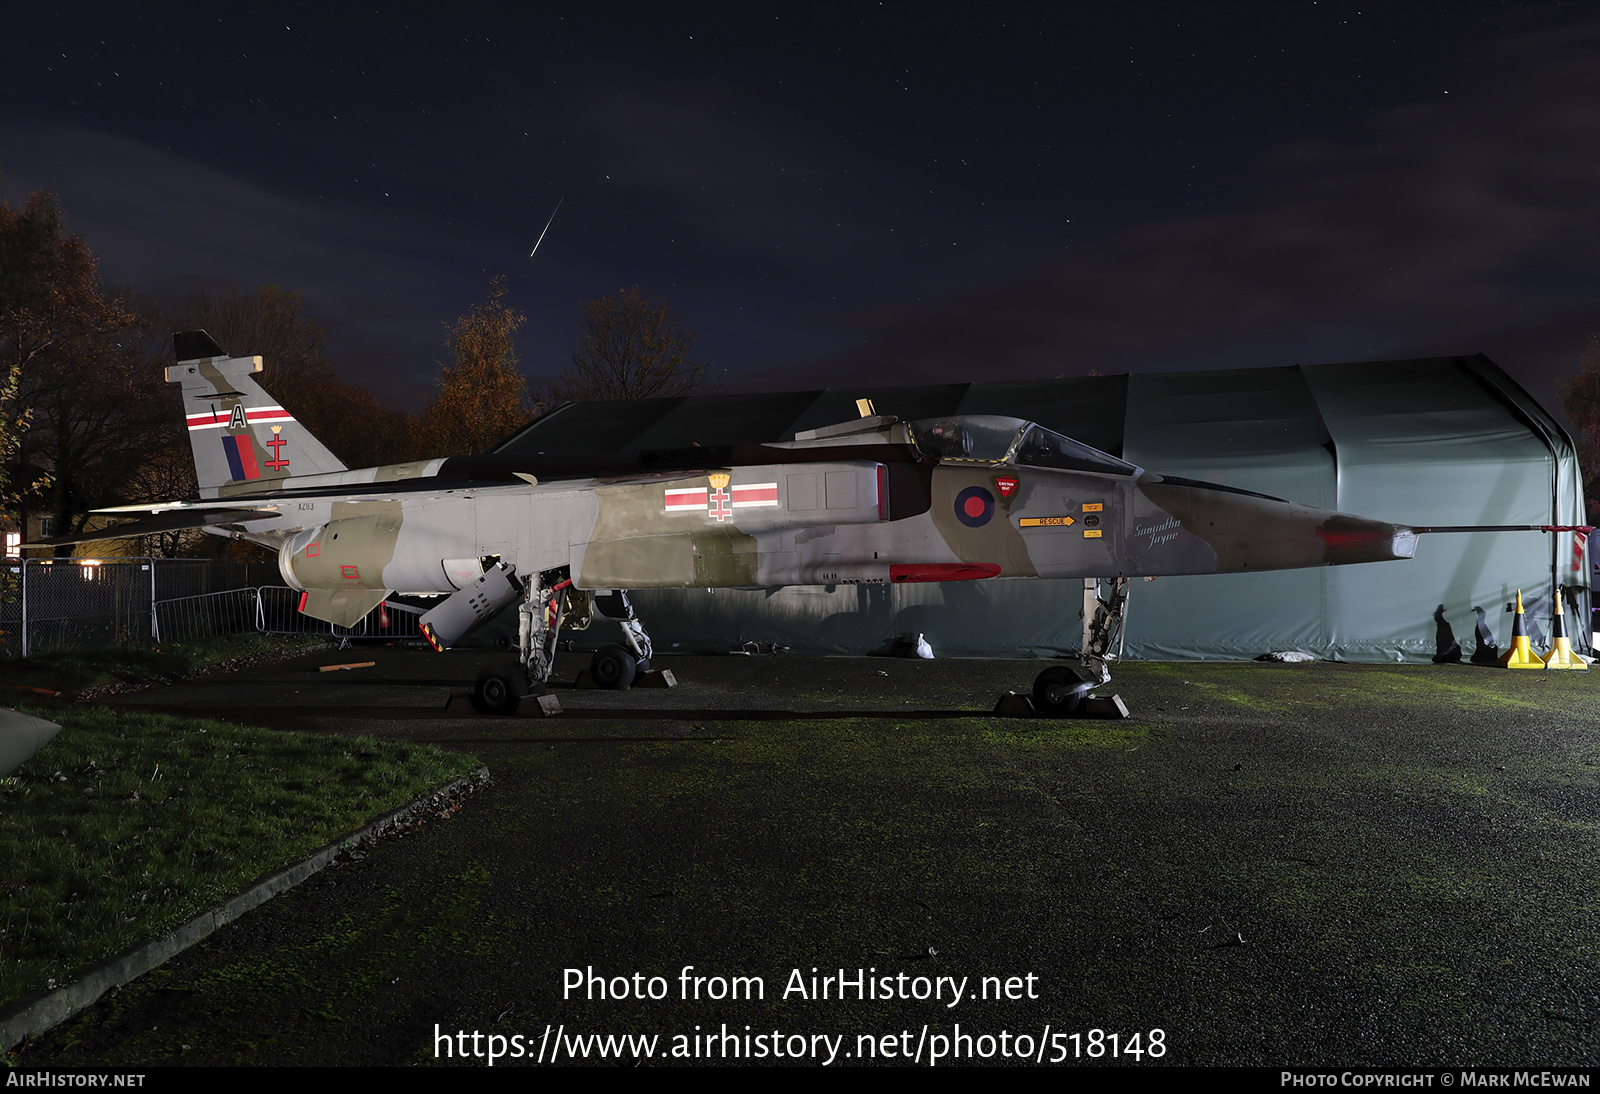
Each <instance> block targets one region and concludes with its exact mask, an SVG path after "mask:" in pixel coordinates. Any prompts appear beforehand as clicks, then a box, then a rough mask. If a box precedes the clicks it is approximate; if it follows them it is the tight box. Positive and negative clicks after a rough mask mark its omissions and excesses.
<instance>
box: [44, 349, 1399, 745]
mask: <svg viewBox="0 0 1600 1094" xmlns="http://www.w3.org/2000/svg"><path fill="white" fill-rule="evenodd" d="M174 348H175V350H176V353H175V356H176V359H177V363H176V364H174V365H172V366H170V367H169V368H168V369H167V374H166V375H167V380H168V381H169V382H172V383H177V384H179V385H180V386H181V388H182V392H183V407H184V413H185V416H186V423H187V428H188V433H189V439H190V442H191V444H192V447H193V452H194V460H195V469H196V473H197V476H198V480H199V484H200V497H199V498H198V499H189V500H183V501H169V502H159V503H154V504H145V505H130V506H120V507H117V508H115V509H110V510H102V512H112V513H123V514H130V513H145V514H148V515H147V516H145V517H144V518H143V519H139V520H134V521H132V522H131V523H124V524H121V525H117V526H115V527H112V528H109V529H106V530H104V531H101V532H97V533H85V534H83V535H80V536H75V537H61V538H58V539H54V540H45V541H42V542H44V543H70V542H82V541H87V540H89V539H94V538H102V539H103V538H110V537H116V538H123V537H127V536H134V535H140V534H146V533H151V532H158V531H170V530H173V529H176V528H203V529H205V530H206V531H208V532H212V533H215V534H220V535H227V536H235V537H238V538H242V539H246V540H250V541H251V542H254V543H258V544H261V545H263V546H265V547H267V548H269V549H271V550H273V551H275V552H276V553H277V555H278V565H279V569H280V571H281V573H282V575H283V578H284V580H285V581H286V582H287V583H288V584H289V585H290V586H291V587H293V588H295V589H297V590H299V591H300V592H301V597H300V610H301V611H302V612H304V613H305V614H306V615H308V616H312V617H314V618H316V619H320V620H326V621H328V622H331V623H335V624H342V625H351V624H354V623H355V622H357V621H358V620H360V619H361V618H362V617H363V616H364V615H365V614H366V613H367V612H368V611H370V610H371V609H373V608H374V607H376V606H377V605H378V604H380V603H382V602H383V601H384V600H385V598H387V597H389V596H391V595H392V594H396V593H399V594H411V595H420V596H426V597H443V599H442V600H441V601H440V602H439V603H438V604H437V605H435V606H433V607H432V608H431V609H430V610H428V611H427V612H426V613H425V614H424V615H423V616H422V618H421V625H422V629H423V633H424V635H425V636H426V637H427V638H428V640H429V642H430V643H431V644H432V645H433V646H434V648H436V649H443V648H445V647H447V646H449V645H451V644H452V643H455V642H458V641H460V640H461V639H462V638H463V637H464V636H465V635H466V634H467V633H469V632H470V631H471V630H472V629H474V628H475V627H477V626H478V625H480V624H482V623H483V622H484V621H486V620H487V619H489V618H490V617H492V616H493V615H495V614H497V613H498V612H500V611H501V610H502V609H504V608H506V607H508V606H510V605H512V604H517V605H519V607H518V641H517V651H518V656H517V658H516V660H515V663H514V664H507V665H504V666H499V667H495V668H492V669H490V670H486V672H485V673H484V675H483V676H482V677H480V679H479V680H478V683H477V688H476V694H475V701H476V702H477V704H478V706H479V708H480V709H483V710H487V711H498V712H509V711H510V710H513V709H514V708H515V706H516V704H517V702H518V700H519V699H520V698H521V697H522V696H524V695H526V694H537V693H540V692H542V690H543V688H544V686H545V685H546V684H547V683H548V681H549V678H550V672H551V666H552V661H553V656H554V652H555V648H556V636H557V634H558V633H559V631H560V630H561V628H562V627H563V626H569V627H572V626H582V625H586V624H587V621H588V619H589V618H591V617H592V615H593V614H594V613H595V611H596V610H598V611H599V613H600V614H602V615H604V616H605V617H607V618H611V619H614V620H616V621H618V622H620V623H621V624H622V628H623V635H624V641H625V645H622V646H616V645H613V646H607V647H605V648H603V649H601V650H600V651H599V652H598V653H597V654H596V655H595V657H594V661H593V663H592V666H591V671H592V673H593V675H594V677H595V679H596V681H597V682H598V683H600V684H601V685H602V686H609V687H626V686H628V685H629V684H630V683H631V682H632V680H633V678H634V675H635V673H636V671H638V670H639V669H640V668H641V667H645V668H647V667H648V666H649V662H650V658H651V655H652V649H651V643H650V639H649V636H648V634H647V633H646V631H645V629H644V627H643V625H642V623H641V622H640V620H639V619H638V617H637V615H636V613H635V612H634V610H633V608H632V605H631V604H630V603H629V600H628V597H627V591H628V590H632V589H647V588H688V587H706V588H710V587H738V588H749V587H760V588H771V587H777V586H785V585H821V584H831V585H838V584H852V583H880V584H901V583H908V582H924V581H993V580H1001V581H1003V580H1008V579H1016V578H1035V577H1043V578H1081V579H1084V584H1085V594H1084V607H1085V611H1084V647H1083V652H1082V660H1083V665H1084V669H1085V671H1084V673H1083V674H1081V675H1080V674H1078V673H1075V672H1073V671H1072V670H1070V669H1064V668H1061V667H1058V668H1055V669H1047V670H1046V671H1045V672H1044V673H1041V674H1040V677H1039V680H1038V681H1037V682H1036V684H1035V687H1034V701H1035V704H1036V706H1038V707H1039V708H1040V709H1041V710H1042V712H1044V713H1048V714H1062V713H1067V712H1069V711H1071V710H1073V709H1074V708H1076V707H1077V706H1078V704H1079V703H1080V702H1081V699H1082V697H1083V695H1084V693H1085V692H1086V691H1087V690H1088V689H1089V688H1090V687H1092V686H1094V685H1095V684H1097V683H1101V682H1104V681H1105V680H1108V679H1109V673H1108V672H1107V668H1106V662H1107V660H1108V659H1111V658H1113V657H1114V654H1115V652H1116V648H1117V647H1116V643H1117V638H1118V635H1119V632H1120V627H1121V618H1122V608H1123V604H1124V601H1125V597H1126V592H1127V583H1128V581H1129V580H1130V579H1132V578H1135V577H1154V576H1160V575H1168V574H1202V573H1236V572H1245V571H1255V570H1279V569H1293V568H1299V567H1310V566H1333V565H1346V564H1351V563H1361V562H1379V561H1386V560H1392V559H1405V558H1410V557H1411V556H1412V554H1413V552H1414V551H1415V549H1416V532H1417V530H1416V529H1412V528H1408V527H1405V526H1403V525H1396V524H1390V523H1386V522H1384V521H1378V520H1369V519H1366V518H1364V517H1359V516H1353V515H1350V514H1347V513H1340V512H1335V511H1332V510H1326V509H1318V508H1314V507H1312V506H1307V505H1301V504H1298V503H1296V502H1292V501H1285V500H1283V499H1281V498H1274V497H1269V496H1267V495H1264V494H1257V493H1252V492H1250V491H1247V490H1240V489H1236V488H1233V487H1228V486H1221V485H1218V484H1215V483H1207V482H1198V481H1194V480H1191V479H1185V478H1177V477H1174V476H1169V475H1161V474H1157V473H1153V472H1149V471H1146V470H1144V469H1143V468H1140V467H1137V466H1135V465H1133V464H1130V463H1127V462H1125V461H1123V460H1120V459H1118V458H1116V457H1114V456H1111V455H1108V454H1107V453H1105V452H1101V451H1098V450H1096V449H1093V448H1090V447H1089V446H1087V445H1084V444H1080V443H1079V442H1077V441H1074V440H1072V439H1071V438H1069V437H1065V436H1062V435H1060V434H1058V433H1055V432H1052V431H1051V430H1049V429H1046V428H1045V427H1043V426H1041V425H1037V424H1035V423H1032V422H1027V421H1023V420H1020V419H1016V418H1009V417H999V416H994V415H969V416H953V417H946V418H939V419H931V420H925V421H911V422H907V421H900V420H898V419H896V418H894V417H890V416H883V415H878V414H876V413H875V412H874V411H873V409H872V407H871V406H870V404H868V403H867V402H866V401H865V400H863V401H862V405H861V407H860V410H861V415H862V416H861V417H860V418H859V419H856V420H853V421H847V422H841V423H839V424H836V425H832V426H827V427H824V428H819V429H812V430H807V431H803V432H799V433H797V434H795V436H794V439H793V440H789V441H774V442H771V443H766V444H758V445H748V446H737V445H735V446H724V447H707V448H691V449H688V450H673V451H664V452H645V453H641V454H637V455H628V456H618V455H615V454H612V455H605V454H596V455H595V456H593V457H589V458H585V459H583V460H574V459H572V458H570V457H549V458H546V457H542V456H535V457H531V458H530V457H529V456H527V455H525V454H516V455H512V454H497V453H493V452H490V453H485V454H481V455H474V456H464V457H453V458H449V459H435V460H424V461H418V462H413V463H404V464H396V465H391V466H384V467H368V468H363V469H358V470H352V469H348V468H346V467H345V466H344V465H343V464H342V463H340V462H339V461H338V460H337V459H336V458H335V457H334V456H333V455H332V453H330V452H329V451H328V450H327V449H326V448H325V447H323V445H322V444H321V443H320V442H319V441H318V440H317V439H316V438H315V437H314V436H312V435H311V433H310V432H309V431H308V430H307V429H305V427H304V426H302V425H301V424H300V423H299V422H297V421H296V420H295V419H294V418H293V416H291V415H290V413H289V412H288V411H286V410H285V409H283V407H281V406H279V405H278V404H277V402H276V401H275V400H274V399H273V398H272V397H271V396H270V395H268V394H267V393H266V392H265V391H264V390H263V389H262V388H261V387H260V385H259V384H258V383H257V382H256V380H255V375H256V374H257V373H259V372H261V371H262V368H263V363H262V359H261V358H260V357H230V356H229V355H228V354H227V353H226V352H225V351H224V350H223V349H222V348H221V347H220V346H218V345H217V344H216V343H215V341H213V340H212V339H211V337H210V336H209V335H208V334H206V333H205V332H204V331H189V332H184V333H180V334H177V335H174ZM1102 582H1104V583H1105V585H1104V588H1105V592H1104V595H1102Z"/></svg>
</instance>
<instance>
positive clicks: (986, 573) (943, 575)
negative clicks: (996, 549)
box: [889, 562, 1000, 585]
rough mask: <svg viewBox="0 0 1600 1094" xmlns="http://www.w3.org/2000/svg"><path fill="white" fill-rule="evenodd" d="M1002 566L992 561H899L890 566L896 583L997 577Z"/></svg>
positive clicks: (890, 574)
mask: <svg viewBox="0 0 1600 1094" xmlns="http://www.w3.org/2000/svg"><path fill="white" fill-rule="evenodd" d="M999 573H1000V567H998V566H996V565H995V564H994V563H992V562H897V563H894V564H892V565H890V567H889V580H890V581H891V582H894V583H895V584H897V585H898V584H901V583H905V582H912V581H978V580H981V579H983V578H986V577H996V576H998V575H999Z"/></svg>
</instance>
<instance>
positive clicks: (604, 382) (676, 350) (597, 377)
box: [550, 287, 706, 402]
mask: <svg viewBox="0 0 1600 1094" xmlns="http://www.w3.org/2000/svg"><path fill="white" fill-rule="evenodd" d="M694 339H695V335H694V334H693V333H692V332H689V331H685V330H683V329H682V328H681V326H680V324H679V322H678V319H677V317H676V316H674V315H673V314H672V309H671V308H669V307H668V306H667V304H666V303H665V302H663V301H661V300H659V299H656V298H654V297H646V296H644V295H643V294H641V293H640V292H639V290H638V288H637V287H634V288H629V289H623V290H622V291H621V292H619V293H618V294H617V295H616V296H614V297H613V296H606V297H602V298H600V299H598V300H591V301H589V302H588V303H587V304H585V305H584V308H583V325H582V329H581V332H580V335H579V344H578V348H577V350H576V351H574V353H573V354H572V365H571V367H570V368H567V369H565V370H563V371H562V373H561V374H560V375H559V376H557V377H556V379H555V381H554V382H553V383H552V384H551V385H550V399H551V401H554V402H566V401H569V400H599V399H654V398H661V397H664V396H673V395H691V394H693V393H694V392H696V391H699V390H700V389H701V388H702V387H703V386H704V385H705V375H706V366H705V365H703V364H697V363H695V362H693V361H690V360H689V347H690V345H691V344H692V343H693V342H694Z"/></svg>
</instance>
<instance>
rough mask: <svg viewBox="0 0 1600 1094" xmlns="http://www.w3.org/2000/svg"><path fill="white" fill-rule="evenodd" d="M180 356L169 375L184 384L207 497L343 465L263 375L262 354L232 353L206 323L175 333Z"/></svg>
mask: <svg viewBox="0 0 1600 1094" xmlns="http://www.w3.org/2000/svg"><path fill="white" fill-rule="evenodd" d="M172 347H173V349H174V351H175V353H176V357H177V360H178V363H177V364H175V365H173V366H171V367H170V368H168V369H167V381H168V382H169V383H178V384H182V385H183V414H184V418H185V420H186V423H187V425H188V429H189V444H190V447H191V448H192V449H193V451H194V470H195V477H196V478H197V479H198V480H199V483H200V496H201V497H202V498H218V497H222V498H225V497H229V496H231V495H234V494H245V493H256V492H257V491H260V490H271V489H273V488H274V486H275V485H276V483H278V482H280V481H282V480H283V479H286V478H288V477H289V476H290V475H294V476H295V477H297V478H299V477H301V476H305V475H317V474H322V473H324V472H328V471H343V470H345V466H344V464H342V463H340V462H339V460H338V458H337V457H335V456H334V454H333V453H332V452H329V451H328V450H327V448H325V447H324V446H323V444H322V442H321V441H319V440H317V439H316V437H314V436H312V435H311V431H310V430H308V429H307V428H306V427H305V426H303V425H301V424H300V423H299V422H297V421H295V419H294V417H293V415H291V414H290V413H289V412H288V411H287V410H285V409H283V407H281V406H279V405H278V401H277V400H276V399H274V398H273V397H272V396H271V395H268V394H267V393H266V392H265V391H264V390H262V388H261V385H260V384H258V383H256V381H255V373H258V372H260V371H261V368H262V363H261V358H259V357H229V356H228V354H227V352H226V351H225V350H223V348H222V347H221V346H219V345H217V343H216V341H215V340H214V339H212V337H211V336H210V335H209V334H207V333H206V332H205V331H203V330H192V331H183V332H181V333H178V334H174V335H173V336H172Z"/></svg>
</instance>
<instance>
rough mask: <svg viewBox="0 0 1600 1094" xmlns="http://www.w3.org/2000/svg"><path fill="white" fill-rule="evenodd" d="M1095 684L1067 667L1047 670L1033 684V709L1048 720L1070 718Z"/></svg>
mask: <svg viewBox="0 0 1600 1094" xmlns="http://www.w3.org/2000/svg"><path fill="white" fill-rule="evenodd" d="M1093 687H1094V684H1092V683H1087V682H1085V681H1084V679H1083V677H1081V676H1079V675H1078V674H1077V673H1076V672H1074V671H1073V670H1072V669H1070V668H1068V667H1067V666H1066V665H1055V666H1053V667H1051V668H1048V669H1045V670H1044V671H1043V672H1041V673H1040V674H1039V677H1038V679H1036V680H1034V682H1033V709H1034V710H1036V711H1038V712H1039V713H1040V714H1042V715H1044V716H1045V717H1047V718H1069V717H1071V716H1072V714H1073V713H1074V712H1076V711H1077V709H1078V708H1079V707H1080V706H1082V705H1083V697H1084V696H1085V695H1087V694H1088V693H1089V690H1090V689H1091V688H1093Z"/></svg>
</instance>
